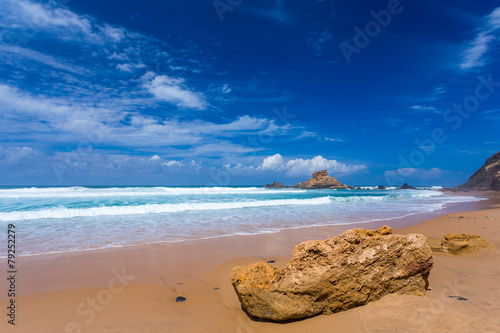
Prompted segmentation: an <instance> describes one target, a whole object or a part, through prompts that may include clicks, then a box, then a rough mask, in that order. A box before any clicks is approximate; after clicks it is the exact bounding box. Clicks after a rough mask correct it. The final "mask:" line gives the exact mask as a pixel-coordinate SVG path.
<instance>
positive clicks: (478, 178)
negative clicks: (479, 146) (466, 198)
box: [454, 151, 500, 191]
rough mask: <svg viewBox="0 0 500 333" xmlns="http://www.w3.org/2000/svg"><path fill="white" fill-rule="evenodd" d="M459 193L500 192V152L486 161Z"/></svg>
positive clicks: (459, 189) (461, 187) (458, 188)
mask: <svg viewBox="0 0 500 333" xmlns="http://www.w3.org/2000/svg"><path fill="white" fill-rule="evenodd" d="M454 190H457V191H500V151H499V152H498V153H496V154H495V155H493V156H491V157H490V158H488V159H487V160H486V162H485V163H484V165H483V166H482V167H481V168H479V170H477V171H476V172H475V173H474V174H473V175H472V176H471V177H470V178H469V180H468V181H467V182H466V183H465V184H463V185H460V186H457V187H455V188H454Z"/></svg>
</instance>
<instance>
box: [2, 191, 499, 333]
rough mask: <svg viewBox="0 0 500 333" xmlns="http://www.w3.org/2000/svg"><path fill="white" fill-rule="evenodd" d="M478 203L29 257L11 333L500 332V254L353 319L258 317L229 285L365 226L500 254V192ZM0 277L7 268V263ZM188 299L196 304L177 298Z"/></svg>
mask: <svg viewBox="0 0 500 333" xmlns="http://www.w3.org/2000/svg"><path fill="white" fill-rule="evenodd" d="M475 195H476V196H483V197H488V198H489V200H485V201H481V202H476V203H467V204H459V205H451V206H449V207H447V208H446V209H445V210H444V211H439V212H435V213H430V214H421V215H415V216H411V217H407V218H403V219H394V220H388V221H383V222H372V223H367V224H356V225H349V226H329V227H311V228H302V229H289V230H284V231H281V232H279V233H274V234H264V235H255V236H235V237H223V238H218V239H209V240H200V241H187V242H180V243H163V244H152V245H141V246H133V247H124V248H116V249H106V250H97V251H83V252H73V253H64V254H53V255H41V256H29V257H20V258H18V259H17V265H18V274H17V277H16V278H17V281H16V282H17V297H16V325H15V327H14V326H12V325H8V324H7V320H8V317H7V316H6V315H5V314H6V313H7V311H8V310H7V309H6V307H7V305H8V300H7V298H6V297H7V290H8V284H7V280H6V279H2V283H0V307H1V308H2V309H4V310H3V311H4V312H5V314H4V315H2V318H4V319H2V322H1V323H0V331H1V332H311V331H316V330H317V331H327V332H331V331H340V332H498V327H500V319H499V318H500V284H499V281H500V250H499V249H497V250H490V249H485V250H482V251H479V252H477V253H475V254H472V255H468V256H460V257H456V256H453V255H449V254H443V253H437V254H435V265H434V268H433V270H432V271H431V274H430V284H431V287H432V290H430V291H429V293H428V295H427V296H425V297H418V296H401V295H389V296H386V297H384V298H382V299H381V300H379V301H376V302H373V303H370V304H368V305H366V306H363V307H359V308H356V309H352V310H349V311H345V312H341V313H337V314H334V315H331V316H323V315H321V316H317V317H314V318H309V319H305V320H300V321H295V322H291V323H286V324H279V323H270V322H259V321H252V320H251V319H249V318H248V317H247V316H246V315H245V313H244V312H243V311H242V310H241V307H240V304H239V302H238V299H237V296H236V294H235V292H234V290H233V288H232V286H231V283H230V279H229V277H230V272H231V269H232V267H234V266H236V265H246V264H250V263H253V262H256V261H267V260H275V261H276V263H275V265H277V266H284V265H285V264H286V263H287V262H288V260H289V259H290V257H291V255H292V253H293V248H294V246H295V245H297V244H299V243H300V242H303V241H306V240H310V239H325V238H328V237H332V236H335V235H338V234H340V233H341V232H343V231H345V230H346V229H350V228H353V227H355V228H358V227H360V228H369V229H372V228H377V227H379V226H381V225H384V224H386V225H389V226H391V227H393V228H396V230H395V233H421V234H424V235H426V236H428V237H442V236H443V235H444V234H445V233H451V232H466V233H474V234H478V235H480V236H482V237H483V238H485V239H486V240H488V241H490V242H491V243H493V244H494V245H496V246H497V248H500V208H498V207H500V206H499V205H498V204H499V203H500V196H499V195H498V194H494V193H476V194H475ZM458 212H463V213H458ZM443 214H444V215H443ZM438 215H442V216H438ZM460 216H461V218H460ZM20 239H22V238H20ZM18 246H22V243H20V245H18ZM0 269H1V271H2V272H6V271H7V267H6V262H4V260H2V262H0ZM178 296H184V297H186V299H187V300H186V301H184V302H180V303H178V302H175V299H176V297H178ZM449 296H460V297H462V298H464V299H466V300H459V299H458V298H450V297H449Z"/></svg>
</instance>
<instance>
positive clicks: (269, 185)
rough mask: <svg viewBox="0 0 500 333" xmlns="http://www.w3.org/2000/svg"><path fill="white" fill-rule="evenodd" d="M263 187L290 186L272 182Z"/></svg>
mask: <svg viewBox="0 0 500 333" xmlns="http://www.w3.org/2000/svg"><path fill="white" fill-rule="evenodd" d="M264 187H265V188H287V187H290V186H285V185H283V183H278V182H274V183H272V184H267V185H266V186H264Z"/></svg>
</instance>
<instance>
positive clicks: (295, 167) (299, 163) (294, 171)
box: [286, 156, 366, 175]
mask: <svg viewBox="0 0 500 333" xmlns="http://www.w3.org/2000/svg"><path fill="white" fill-rule="evenodd" d="M286 168H287V170H288V171H287V174H288V175H308V174H312V173H313V172H314V171H317V170H324V169H325V170H328V171H331V173H332V174H348V173H353V172H357V171H361V170H365V169H366V166H365V165H347V164H344V163H340V162H338V161H336V160H328V159H326V158H324V157H323V156H315V157H313V158H311V159H302V158H297V159H293V160H289V161H288V162H287V164H286Z"/></svg>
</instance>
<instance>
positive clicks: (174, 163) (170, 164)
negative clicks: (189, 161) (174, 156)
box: [161, 161, 183, 167]
mask: <svg viewBox="0 0 500 333" xmlns="http://www.w3.org/2000/svg"><path fill="white" fill-rule="evenodd" d="M161 165H163V166H166V167H174V166H182V165H183V164H182V163H181V162H179V161H167V162H163V163H162V164H161Z"/></svg>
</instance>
